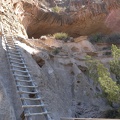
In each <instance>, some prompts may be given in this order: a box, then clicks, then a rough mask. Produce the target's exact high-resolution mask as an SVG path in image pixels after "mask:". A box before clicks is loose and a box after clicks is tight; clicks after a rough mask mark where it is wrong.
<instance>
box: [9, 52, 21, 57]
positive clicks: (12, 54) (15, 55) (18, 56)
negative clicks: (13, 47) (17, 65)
mask: <svg viewBox="0 0 120 120" xmlns="http://www.w3.org/2000/svg"><path fill="white" fill-rule="evenodd" d="M8 55H9V56H13V57H17V58H22V57H21V56H20V55H14V54H10V53H8Z"/></svg>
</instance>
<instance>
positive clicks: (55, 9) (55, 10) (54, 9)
mask: <svg viewBox="0 0 120 120" xmlns="http://www.w3.org/2000/svg"><path fill="white" fill-rule="evenodd" d="M61 10H62V8H61V7H58V6H55V7H53V8H52V12H56V13H59V12H60V11H61Z"/></svg>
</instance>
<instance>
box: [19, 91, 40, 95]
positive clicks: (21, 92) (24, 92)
mask: <svg viewBox="0 0 120 120" xmlns="http://www.w3.org/2000/svg"><path fill="white" fill-rule="evenodd" d="M17 92H18V93H20V94H37V93H38V92H28V91H17Z"/></svg>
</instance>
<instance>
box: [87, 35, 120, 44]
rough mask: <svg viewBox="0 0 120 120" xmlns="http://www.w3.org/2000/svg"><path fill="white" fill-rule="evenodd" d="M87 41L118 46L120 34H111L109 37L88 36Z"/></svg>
mask: <svg viewBox="0 0 120 120" xmlns="http://www.w3.org/2000/svg"><path fill="white" fill-rule="evenodd" d="M89 40H90V42H91V43H93V44H95V43H108V44H120V34H119V33H118V34H111V35H103V34H101V33H97V34H94V35H91V36H89Z"/></svg>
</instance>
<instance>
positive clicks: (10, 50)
mask: <svg viewBox="0 0 120 120" xmlns="http://www.w3.org/2000/svg"><path fill="white" fill-rule="evenodd" d="M7 51H9V52H13V53H20V51H19V50H12V49H9V48H7Z"/></svg>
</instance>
